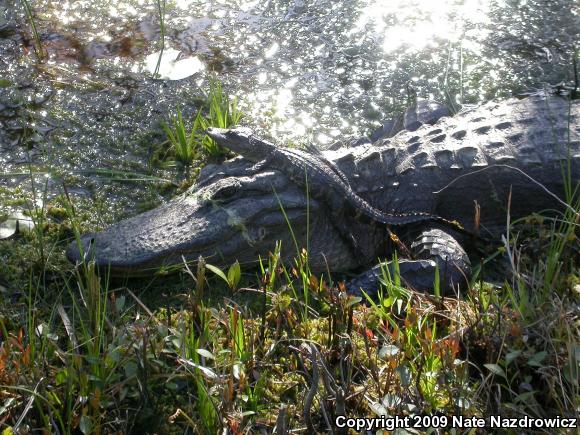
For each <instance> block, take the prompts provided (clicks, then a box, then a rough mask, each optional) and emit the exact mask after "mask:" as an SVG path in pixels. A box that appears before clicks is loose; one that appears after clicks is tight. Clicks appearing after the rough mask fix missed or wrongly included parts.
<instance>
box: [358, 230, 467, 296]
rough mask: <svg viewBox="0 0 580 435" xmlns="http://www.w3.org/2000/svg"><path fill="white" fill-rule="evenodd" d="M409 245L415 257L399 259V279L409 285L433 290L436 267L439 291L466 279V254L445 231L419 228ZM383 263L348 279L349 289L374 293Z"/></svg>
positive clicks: (450, 290)
mask: <svg viewBox="0 0 580 435" xmlns="http://www.w3.org/2000/svg"><path fill="white" fill-rule="evenodd" d="M411 249H412V251H413V254H414V256H415V258H417V260H407V259H402V260H399V272H400V276H401V279H402V281H403V282H404V283H405V284H407V285H408V286H409V287H412V288H414V289H415V290H419V291H423V292H432V291H433V288H434V285H435V271H436V269H439V288H440V290H441V294H442V295H447V294H453V293H454V292H457V290H458V288H460V287H465V286H466V285H467V283H468V282H469V278H470V277H471V263H470V261H469V258H468V256H467V254H466V253H465V251H464V250H463V248H462V247H461V245H460V244H459V242H458V241H457V240H456V239H455V238H454V237H453V236H451V235H450V234H448V233H446V232H445V231H443V230H441V229H437V228H430V229H428V230H425V231H423V232H421V233H420V234H419V236H418V237H417V238H416V239H415V240H414V241H413V243H412V244H411ZM385 264H386V266H387V267H388V269H389V272H390V276H391V277H393V276H394V273H395V268H394V264H393V262H392V261H388V262H386V263H385ZM385 264H379V265H377V266H375V267H373V268H372V269H370V270H368V271H367V272H364V273H362V274H361V275H359V276H357V277H356V278H354V279H353V280H351V281H350V282H349V283H347V290H348V291H349V293H351V294H354V295H357V296H361V295H362V291H361V290H364V292H365V293H366V294H367V295H369V296H370V297H372V298H374V297H376V294H377V290H378V288H379V286H380V283H381V279H382V266H384V265H385Z"/></svg>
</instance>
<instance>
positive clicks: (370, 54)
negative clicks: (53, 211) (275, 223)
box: [0, 0, 580, 215]
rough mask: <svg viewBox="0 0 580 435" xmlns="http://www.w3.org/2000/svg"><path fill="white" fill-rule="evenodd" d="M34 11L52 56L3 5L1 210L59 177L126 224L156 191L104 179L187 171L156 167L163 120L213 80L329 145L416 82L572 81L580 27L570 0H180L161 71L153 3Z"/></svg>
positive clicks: (42, 2)
mask: <svg viewBox="0 0 580 435" xmlns="http://www.w3.org/2000/svg"><path fill="white" fill-rule="evenodd" d="M31 6H32V8H33V11H34V14H35V23H36V26H37V29H38V32H39V35H40V39H41V42H42V46H43V49H44V50H45V52H46V57H47V58H46V60H45V61H44V62H42V63H39V62H37V57H36V55H35V52H34V39H33V38H32V34H31V31H30V23H29V22H28V21H27V19H26V15H25V14H24V10H23V8H22V4H21V1H20V0H12V1H4V2H0V29H1V30H0V71H1V73H2V74H1V77H0V78H1V79H2V80H1V81H0V86H1V87H0V123H1V131H0V167H1V170H0V172H2V174H4V175H3V176H0V202H2V199H3V198H4V197H6V196H11V195H13V193H14V189H15V188H16V187H18V186H20V187H21V188H22V189H23V190H24V191H28V190H29V184H30V174H29V171H33V172H43V173H47V174H48V175H47V177H45V178H43V179H42V180H41V181H43V183H44V184H41V185H46V186H48V189H49V191H50V192H51V194H56V193H57V192H60V191H62V188H61V186H62V184H63V183H64V184H65V185H67V186H68V188H69V190H70V193H71V195H76V196H78V197H86V198H90V199H91V200H94V199H95V198H97V197H98V198H100V199H101V201H102V202H103V203H104V207H105V209H107V210H109V211H110V212H111V213H112V214H119V215H122V214H124V213H135V212H136V210H137V209H136V204H137V203H139V202H143V201H148V202H150V201H158V200H159V199H160V192H159V189H151V188H150V187H149V186H151V183H149V182H143V181H140V182H127V181H123V182H121V181H119V180H118V178H119V177H118V176H117V175H114V174H113V175H111V174H109V175H108V176H104V174H103V171H104V170H114V171H121V172H122V173H124V174H127V173H132V174H137V175H135V176H138V177H140V176H141V175H140V174H144V175H147V176H153V177H159V178H163V179H168V180H180V179H181V178H183V174H182V173H181V172H180V171H179V169H172V168H161V167H159V165H157V164H155V159H154V157H155V153H156V152H157V151H156V150H157V149H158V147H157V144H159V143H161V142H162V141H163V140H164V135H163V133H162V131H161V129H160V127H159V123H160V122H161V121H164V120H167V119H168V117H169V115H170V114H172V113H174V111H175V108H176V107H178V106H179V107H182V108H183V109H184V111H185V113H186V114H191V113H193V112H194V111H195V108H196V98H197V97H198V96H199V95H200V93H201V92H202V90H204V89H206V88H207V83H208V79H209V77H211V76H213V75H215V76H217V77H218V79H219V80H220V81H222V82H223V83H224V87H225V88H226V89H227V90H228V91H229V93H230V94H232V95H236V96H239V97H240V98H241V101H242V102H241V104H242V108H243V109H244V110H245V111H246V113H247V116H246V118H245V119H244V123H245V124H246V125H249V126H252V127H254V128H256V129H258V130H260V131H262V132H263V134H264V135H269V136H271V137H272V138H273V139H275V140H277V141H279V142H280V143H284V142H289V141H293V142H299V141H312V142H314V143H316V144H318V145H319V146H321V147H324V146H327V145H328V144H330V143H332V142H334V141H336V140H337V139H339V138H344V137H347V136H357V135H361V134H368V133H369V132H371V131H372V130H373V129H374V128H377V127H378V126H379V125H380V124H381V122H383V121H384V120H386V119H388V118H389V117H390V116H392V115H393V114H394V113H397V112H398V111H401V110H402V109H403V108H404V106H405V103H406V100H407V91H406V84H407V83H411V85H412V87H413V88H414V89H415V90H416V91H417V94H418V96H419V97H421V98H434V99H437V100H440V101H442V102H445V103H446V104H448V105H450V106H453V107H455V108H457V107H459V106H460V105H462V104H474V103H477V102H481V101H485V100H489V99H491V98H496V97H507V96H510V95H513V94H518V93H522V92H524V91H529V90H532V89H537V88H541V87H543V86H545V85H546V84H556V83H559V82H562V81H566V82H571V80H572V76H573V74H572V56H573V45H574V43H575V42H576V43H577V41H578V29H580V18H579V10H578V7H577V4H576V3H575V2H574V1H564V0H553V1H549V0H544V1H540V0H528V1H525V0H522V1H486V0H465V1H453V0H440V1H436V2H435V1H430V0H426V1H419V0H385V1H371V0H352V1H348V0H345V1H340V2H338V1H332V0H329V1H326V0H318V1H315V0H312V1H306V0H304V1H303V0H295V1H280V0H276V1H274V0H272V1H266V0H263V1H258V0H256V1H238V0H233V1H232V0H227V1H226V0H224V1H195V0H178V1H172V2H167V5H166V9H165V14H164V33H165V39H164V42H165V44H164V52H163V56H162V57H161V62H160V65H159V66H160V68H159V72H160V76H158V77H157V78H156V77H154V76H153V71H154V70H155V68H156V66H157V62H158V59H159V52H160V49H161V27H160V17H159V9H158V5H157V3H156V2H155V1H153V0H148V1H144V0H141V1H123V2H118V1H108V0H100V1H61V0H59V1H51V0H39V1H35V2H32V3H31ZM18 174H23V175H18ZM125 176H126V175H125ZM157 185H158V184H157ZM2 187H4V189H3V190H1V188H2Z"/></svg>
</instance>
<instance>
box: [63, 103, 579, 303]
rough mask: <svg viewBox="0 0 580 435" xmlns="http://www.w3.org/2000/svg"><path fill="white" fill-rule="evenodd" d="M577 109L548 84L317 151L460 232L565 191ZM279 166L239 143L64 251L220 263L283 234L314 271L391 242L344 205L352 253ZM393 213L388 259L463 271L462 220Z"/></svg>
mask: <svg viewBox="0 0 580 435" xmlns="http://www.w3.org/2000/svg"><path fill="white" fill-rule="evenodd" d="M579 115H580V103H579V102H578V101H577V100H568V99H565V98H561V97H558V96H554V95H548V94H542V95H534V96H529V97H527V98H525V99H517V98H510V99H507V100H504V101H491V102H488V103H486V104H483V105H481V106H478V107H473V108H470V109H467V110H463V111H462V112H460V113H459V114H457V115H455V116H453V117H443V118H441V119H440V120H439V121H438V122H436V123H435V124H433V125H429V124H425V125H422V126H420V127H419V128H417V129H416V130H415V131H406V130H404V131H401V132H399V133H397V134H396V135H395V136H393V137H390V138H383V139H380V140H378V141H376V142H375V143H372V144H369V143H364V144H361V145H359V146H356V147H343V148H339V149H335V150H327V151H322V152H321V155H322V157H323V159H322V158H321V160H327V161H328V162H329V163H330V165H331V166H335V167H336V168H337V171H338V172H335V173H336V174H338V173H339V172H340V173H341V174H343V175H344V177H346V180H343V181H345V183H346V182H347V181H348V185H349V186H350V187H351V188H352V189H353V190H354V192H355V193H356V195H357V196H358V197H360V198H363V199H364V201H366V202H367V203H368V204H370V206H372V207H373V208H374V209H377V210H379V211H381V212H382V213H383V214H389V215H406V214H416V213H420V214H425V215H430V216H440V217H441V218H442V219H445V220H448V221H458V222H459V223H460V224H461V225H462V227H464V228H465V230H466V231H468V232H472V233H478V234H481V235H482V236H484V237H486V238H489V239H498V238H499V237H500V236H501V234H502V232H504V231H505V228H506V217H507V216H508V210H509V216H510V217H511V219H512V220H513V219H517V218H520V217H523V216H527V215H529V214H531V213H533V212H539V211H544V210H560V211H561V210H563V209H564V208H565V207H566V205H565V204H564V202H563V201H562V199H563V198H565V197H566V193H567V194H568V197H569V196H570V195H571V193H570V192H572V194H577V187H578V183H579V180H580V122H579ZM254 160H255V159H254ZM322 164H324V162H322V163H321V162H318V163H317V164H316V166H317V167H320V165H322ZM343 175H340V176H339V178H341V177H342V176H343ZM292 178H293V176H292V175H291V174H289V170H288V169H287V168H285V167H283V166H279V167H272V166H269V165H268V164H265V165H256V163H255V161H251V160H248V159H245V158H244V157H236V158H234V159H231V160H229V161H226V162H224V163H223V164H221V165H208V166H206V167H205V168H204V169H203V170H202V172H201V173H200V176H199V181H198V183H197V184H196V185H194V186H192V188H190V189H189V190H188V191H187V192H185V193H184V194H182V195H180V196H179V197H177V198H175V199H173V200H171V201H169V202H167V203H165V204H163V205H161V206H160V207H158V208H157V209H154V210H150V211H148V212H145V213H142V214H140V215H137V216H135V217H132V218H129V219H126V220H123V221H121V222H119V223H118V224H116V225H114V226H112V227H110V228H108V229H105V230H104V231H101V232H98V233H92V234H87V235H85V236H83V237H82V239H81V241H80V243H72V244H71V246H70V247H69V248H68V250H67V256H68V258H69V259H70V260H71V261H75V262H78V261H80V260H81V259H82V258H83V255H84V256H86V257H87V258H93V259H94V261H95V262H96V263H97V265H98V266H100V267H103V268H108V270H109V271H110V273H111V274H113V275H125V276H143V275H151V274H153V273H155V271H156V270H158V269H159V268H160V267H162V266H164V265H175V264H180V263H183V261H194V260H196V259H198V257H199V256H203V257H204V258H206V260H207V261H208V262H211V263H213V264H218V265H224V266H225V265H229V264H231V263H233V262H234V261H236V260H239V261H240V262H241V263H244V262H252V261H254V262H255V261H257V259H258V258H260V257H261V258H264V257H265V256H267V255H268V253H269V252H272V251H273V249H274V247H275V244H276V242H277V241H281V243H282V246H283V247H284V249H283V260H284V261H290V260H291V259H292V258H293V257H295V256H296V255H297V251H296V249H300V248H301V247H305V248H307V249H308V251H309V264H310V267H311V269H312V270H313V271H326V270H330V271H332V272H336V273H340V272H347V271H360V270H361V269H362V268H363V267H367V266H369V264H370V263H372V262H373V261H374V260H375V259H377V258H379V257H380V258H383V259H384V258H389V257H390V256H391V255H392V251H393V248H394V247H393V243H392V242H391V240H390V238H389V237H388V233H387V229H388V228H387V227H386V226H385V225H380V224H378V223H380V222H377V221H376V220H373V219H356V217H355V218H353V217H352V216H347V217H346V218H348V219H349V220H348V225H349V226H350V227H349V230H350V233H351V234H352V236H353V238H354V239H356V241H357V243H358V244H359V245H360V246H363V247H364V248H365V251H366V252H368V253H369V256H368V257H367V256H360V255H353V252H352V246H349V243H348V241H346V240H345V238H344V237H343V234H341V231H340V226H338V227H337V225H336V222H335V221H336V219H338V217H337V214H336V213H335V212H333V211H332V210H329V207H328V202H327V201H326V200H324V198H321V197H314V196H312V197H311V196H310V195H309V192H308V189H305V187H304V182H302V183H299V182H297V181H293V180H292ZM294 178H295V177H294ZM565 179H567V180H568V181H569V183H568V189H567V188H566V183H565ZM311 182H312V181H311ZM570 187H571V188H570ZM311 189H312V190H316V189H318V187H316V188H311ZM574 212H575V213H577V210H575V211H574ZM403 227H404V228H402V230H401V231H400V232H398V234H399V235H400V236H401V237H403V238H404V239H405V240H406V241H408V243H410V246H411V249H412V251H413V252H412V254H413V256H414V258H409V259H401V260H399V268H400V272H401V276H402V278H403V279H404V280H405V281H407V282H408V283H409V284H410V285H411V286H413V287H416V288H418V289H422V290H429V288H431V287H432V285H433V277H434V270H435V269H436V268H439V270H440V271H441V270H442V269H445V268H447V267H448V266H451V267H449V269H450V273H449V274H448V275H445V274H444V277H443V285H442V286H443V289H444V290H447V291H451V290H452V289H454V288H455V287H456V286H457V285H461V284H462V283H464V282H465V281H466V280H467V279H469V274H470V270H471V269H470V263H469V257H468V255H467V254H466V250H467V251H469V250H470V246H469V243H468V244H465V242H466V241H465V240H464V239H465V238H464V237H463V236H462V235H461V234H459V233H458V232H454V230H453V229H452V228H442V227H441V226H440V225H437V224H433V223H431V222H412V223H409V224H405V225H403ZM467 242H469V241H467ZM464 248H465V249H464ZM387 264H388V265H389V267H392V265H393V264H392V262H390V263H389V262H388V263H387ZM377 277H378V266H375V267H374V268H372V269H371V270H370V271H369V272H366V273H364V274H362V275H360V277H359V278H358V279H355V280H353V281H352V282H351V283H350V285H349V286H348V288H349V290H350V291H352V292H353V293H357V292H359V290H360V288H363V289H366V290H369V288H370V287H372V286H376V284H377V282H376V281H377Z"/></svg>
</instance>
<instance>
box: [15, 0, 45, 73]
mask: <svg viewBox="0 0 580 435" xmlns="http://www.w3.org/2000/svg"><path fill="white" fill-rule="evenodd" d="M20 3H22V7H23V8H24V11H25V12H26V18H27V19H28V23H29V24H30V28H31V30H32V36H33V38H34V44H33V47H34V52H35V53H36V57H37V58H38V60H39V61H41V62H42V61H44V59H45V57H46V56H45V54H44V48H43V47H42V41H41V39H40V35H39V34H38V30H37V29H36V22H35V21H34V15H33V13H32V8H31V7H30V3H28V0H20Z"/></svg>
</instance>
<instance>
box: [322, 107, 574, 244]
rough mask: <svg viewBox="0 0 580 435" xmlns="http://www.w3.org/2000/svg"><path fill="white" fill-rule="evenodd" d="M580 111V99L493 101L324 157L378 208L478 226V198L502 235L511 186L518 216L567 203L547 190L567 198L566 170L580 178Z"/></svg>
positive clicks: (492, 228)
mask: <svg viewBox="0 0 580 435" xmlns="http://www.w3.org/2000/svg"><path fill="white" fill-rule="evenodd" d="M579 114H580V101H569V100H566V99H564V98H560V97H557V96H533V97H528V98H526V99H521V100H520V99H515V98H512V99H508V100H505V101H502V102H495V101H492V102H489V103H487V104H485V105H482V106H478V107H477V108H474V109H471V110H465V111H463V112H462V113H460V114H458V115H456V116H454V117H449V118H442V119H441V120H440V121H439V122H438V123H436V124H435V125H426V126H423V127H421V128H420V129H418V130H416V131H413V132H409V131H404V132H401V133H399V134H398V135H396V136H395V137H393V138H391V139H385V140H382V141H379V142H376V143H375V144H372V145H365V146H361V147H357V148H352V149H341V150H337V151H328V152H326V156H327V157H328V158H330V159H332V160H334V161H335V162H336V163H337V164H338V165H339V167H340V168H341V170H342V171H343V172H344V173H345V174H347V175H348V176H349V177H350V178H351V185H352V186H353V188H354V189H355V190H356V191H357V192H358V194H359V195H361V196H362V197H364V198H366V199H367V200H368V201H369V202H370V203H371V204H373V205H374V206H375V207H376V208H378V209H381V210H384V211H386V212H396V213H408V212H426V213H433V214H437V215H440V216H442V217H444V218H447V219H455V220H459V221H460V222H461V223H462V224H463V225H464V226H465V227H466V228H468V229H473V227H474V218H475V209H476V204H477V207H479V208H480V212H481V215H480V216H481V224H482V227H484V228H486V229H488V230H489V232H491V233H496V232H498V231H501V229H503V228H505V222H506V216H507V213H506V212H507V207H508V197H509V196H510V192H511V205H510V214H511V216H512V218H517V217H521V216H525V215H526V214H529V213H532V212H534V211H541V210H544V209H550V208H560V209H561V208H562V207H561V204H559V203H558V202H557V201H556V200H555V199H554V198H553V197H552V196H550V195H549V194H548V193H547V192H546V189H547V190H549V191H551V192H553V193H554V194H556V195H558V196H559V197H560V198H562V199H564V198H565V196H566V195H565V187H564V186H565V183H564V173H567V175H568V177H569V179H570V181H571V185H572V189H574V188H575V187H576V186H577V184H578V181H579V180H580V163H579V162H580V126H579ZM518 170H520V171H523V173H525V174H526V175H527V176H529V177H531V178H533V179H534V180H535V182H534V181H532V180H530V178H528V177H527V176H526V175H524V174H523V173H522V172H520V171H518ZM538 183H539V184H538ZM540 184H541V186H540Z"/></svg>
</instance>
